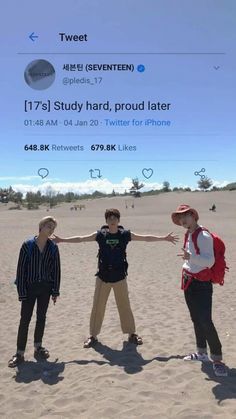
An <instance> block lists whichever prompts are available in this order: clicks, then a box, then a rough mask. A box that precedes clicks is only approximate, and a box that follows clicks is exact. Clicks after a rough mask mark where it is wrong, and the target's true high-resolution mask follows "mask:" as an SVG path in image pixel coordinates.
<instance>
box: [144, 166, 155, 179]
mask: <svg viewBox="0 0 236 419" xmlns="http://www.w3.org/2000/svg"><path fill="white" fill-rule="evenodd" d="M142 174H143V176H144V177H145V178H146V179H150V177H152V175H153V170H152V169H146V168H145V169H143V170H142Z"/></svg>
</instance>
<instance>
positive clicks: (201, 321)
mask: <svg viewBox="0 0 236 419" xmlns="http://www.w3.org/2000/svg"><path fill="white" fill-rule="evenodd" d="M212 294H213V286H212V283H211V282H210V281H209V282H202V281H198V280H195V279H193V281H192V282H191V284H190V286H189V287H188V289H187V290H186V291H185V292H184V295H185V301H186V303H187V306H188V309H189V312H190V316H191V319H192V322H193V325H194V331H195V336H196V343H197V350H198V351H199V352H205V353H206V352H207V343H208V345H209V348H210V352H211V358H212V359H213V360H215V361H220V360H221V359H222V351H221V343H220V340H219V337H218V334H217V331H216V328H215V326H214V323H213V321H212V314H211V312H212Z"/></svg>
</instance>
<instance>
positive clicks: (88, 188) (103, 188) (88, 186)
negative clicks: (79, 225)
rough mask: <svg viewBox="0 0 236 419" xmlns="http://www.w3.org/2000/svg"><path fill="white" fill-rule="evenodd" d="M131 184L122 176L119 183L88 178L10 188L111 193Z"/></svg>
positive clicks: (149, 185) (155, 186)
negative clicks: (78, 180)
mask: <svg viewBox="0 0 236 419" xmlns="http://www.w3.org/2000/svg"><path fill="white" fill-rule="evenodd" d="M143 183H144V187H143V188H142V189H141V191H142V192H145V191H149V190H151V189H160V188H162V184H160V183H156V182H153V183H151V182H143ZM131 186H132V179H130V178H127V177H126V178H124V179H123V180H122V181H121V182H119V183H112V182H111V181H109V180H108V179H96V180H93V179H89V180H86V181H84V182H55V181H53V182H49V181H47V182H44V183H41V184H38V185H30V184H28V185H24V184H20V183H17V184H12V188H13V189H14V191H16V192H22V193H23V194H26V193H27V192H37V191H40V192H41V193H42V194H46V193H47V191H48V189H51V190H53V191H54V192H55V193H63V194H65V193H66V192H74V193H77V194H85V193H89V194H91V193H93V192H94V191H99V192H103V193H111V192H112V191H113V189H114V190H115V192H116V193H124V192H125V191H129V189H130V188H131Z"/></svg>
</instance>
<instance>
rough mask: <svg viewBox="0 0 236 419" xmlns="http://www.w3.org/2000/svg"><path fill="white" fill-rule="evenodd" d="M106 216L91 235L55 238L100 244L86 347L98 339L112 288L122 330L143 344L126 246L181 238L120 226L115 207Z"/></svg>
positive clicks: (174, 241)
mask: <svg viewBox="0 0 236 419" xmlns="http://www.w3.org/2000/svg"><path fill="white" fill-rule="evenodd" d="M105 220H106V223H107V225H106V226H103V227H102V228H101V230H98V231H97V232H94V233H92V234H89V235H87V236H75V237H68V238H60V237H58V236H55V239H54V240H55V242H56V243H60V242H65V243H84V242H92V241H94V240H96V241H97V243H98V246H99V253H98V259H99V263H98V272H97V273H96V276H97V280H96V287H95V293H94V300H93V307H92V312H91V316H90V336H89V337H88V339H87V340H86V341H85V342H84V348H89V347H91V346H93V345H94V344H96V343H97V341H98V340H97V336H98V334H99V333H100V331H101V327H102V322H103V318H104V314H105V308H106V303H107V300H108V297H109V294H110V291H111V289H113V291H114V294H115V300H116V305H117V308H118V312H119V316H120V323H121V329H122V332H123V333H127V334H128V336H129V338H128V339H129V342H130V343H134V344H136V345H141V344H142V343H143V342H142V338H141V337H140V336H138V335H137V334H136V328H135V322H134V316H133V313H132V310H131V307H130V300H129V295H128V285H127V280H126V277H127V268H128V263H127V260H126V247H127V245H128V243H129V242H130V241H131V240H132V241H145V242H154V241H167V242H170V243H173V244H175V243H176V241H177V240H178V238H177V236H174V235H172V233H170V234H168V235H167V236H161V237H159V236H152V235H140V234H136V233H133V232H131V231H130V230H125V229H124V228H123V227H121V226H119V221H120V212H119V210H118V209H115V208H111V209H107V210H106V212H105Z"/></svg>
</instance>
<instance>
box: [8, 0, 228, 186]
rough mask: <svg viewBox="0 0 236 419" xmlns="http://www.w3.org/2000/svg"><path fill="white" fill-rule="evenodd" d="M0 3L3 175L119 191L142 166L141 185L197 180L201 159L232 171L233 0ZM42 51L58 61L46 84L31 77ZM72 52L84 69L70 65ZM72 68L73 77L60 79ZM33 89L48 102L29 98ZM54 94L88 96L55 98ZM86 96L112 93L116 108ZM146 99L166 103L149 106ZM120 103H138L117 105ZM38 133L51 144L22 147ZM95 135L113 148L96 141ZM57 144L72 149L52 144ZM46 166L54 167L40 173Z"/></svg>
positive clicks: (213, 168)
mask: <svg viewBox="0 0 236 419" xmlns="http://www.w3.org/2000/svg"><path fill="white" fill-rule="evenodd" d="M12 10H17V13H14V14H13V13H12ZM3 15H4V22H3V26H2V28H1V32H2V34H1V36H2V39H3V38H4V39H5V42H4V43H3V45H2V47H1V49H2V51H1V55H2V57H3V63H5V65H2V66H1V68H0V71H1V81H0V83H1V92H2V95H1V96H2V98H4V100H2V101H1V116H2V121H1V134H2V135H1V142H0V147H1V163H0V187H6V186H9V185H12V186H13V187H14V188H15V189H16V190H21V191H23V192H26V191H27V190H30V189H31V190H37V189H41V190H42V191H45V190H46V189H47V188H48V187H49V186H51V187H52V188H53V189H55V190H57V191H62V192H66V191H67V190H73V191H75V192H92V191H93V190H95V189H98V190H102V191H103V192H110V191H111V190H112V189H115V190H116V191H120V192H122V191H124V190H125V189H128V188H129V185H130V183H131V180H130V179H132V178H134V177H138V178H139V179H140V180H141V181H142V182H144V183H145V189H150V188H158V187H160V186H161V185H162V182H163V181H166V180H167V181H169V182H170V184H171V186H172V187H174V186H190V187H193V188H195V187H196V186H197V182H198V180H199V178H200V176H199V175H197V176H196V175H195V174H194V173H195V172H196V171H198V172H199V171H201V169H202V168H204V169H205V172H204V174H205V175H206V176H208V177H209V178H211V179H212V180H213V182H214V184H215V185H225V184H226V183H229V182H233V181H235V180H236V176H235V169H234V167H235V163H236V157H235V156H236V145H235V131H236V130H235V71H236V68H235V67H236V66H235V61H236V59H235V48H236V47H235V45H236V43H235V41H236V39H235V34H236V28H235V16H236V4H235V2H234V1H233V0H232V1H231V0H228V1H223V0H221V1H220V0H214V1H213V0H204V1H203V0H202V1H198V2H196V1H195V2H194V1H189V0H179V1H178V2H177V1H175V0H172V1H170V0H162V1H160V0H149V1H146V2H144V1H135V0H130V1H127V0H126V1H125V0H120V1H119V2H110V1H108V0H102V1H100V2H97V1H95V0H88V1H80V0H78V1H72V0H68V1H67V3H66V5H65V4H61V3H59V2H57V1H55V0H53V1H51V2H46V1H41V2H40V7H38V8H37V13H36V12H35V8H34V7H32V3H31V2H29V1H26V0H24V1H21V3H20V4H19V2H16V1H15V8H13V7H12V2H11V4H10V3H9V4H5V5H4V14H3ZM9 22H11V24H9ZM4 25H5V26H4ZM32 32H34V33H35V34H36V35H37V36H38V38H36V39H35V41H32V40H30V39H29V35H30V34H31V33H32ZM60 32H63V33H66V34H78V35H80V34H83V35H84V34H86V35H87V41H83V42H76V41H75V42H61V41H60V37H59V35H58V34H59V33H60ZM38 59H41V60H42V59H43V60H47V61H49V62H50V63H51V64H52V65H53V67H54V68H55V72H56V78H55V81H54V83H53V84H52V86H51V87H49V88H48V89H46V90H35V89H32V88H31V87H30V86H28V85H27V84H26V82H25V80H24V71H25V69H26V67H27V65H28V64H29V63H30V62H32V61H35V60H38ZM66 64H75V65H77V64H78V65H83V71H67V70H65V69H64V70H63V66H64V65H66ZM86 64H128V65H132V66H133V71H100V70H99V71H92V72H86V71H85V68H86ZM139 65H143V66H144V67H145V71H138V68H139V69H140V67H138V66H139ZM65 78H66V79H67V81H68V79H71V81H70V82H71V83H73V81H74V79H77V83H73V84H71V85H65V84H63V80H64V83H65ZM88 79H89V80H90V83H88ZM96 82H97V83H96ZM92 83H93V84H92ZM25 101H26V103H27V105H26V108H27V110H28V111H27V112H25V110H24V107H25V106H24V104H25ZM37 101H39V102H40V106H41V104H43V103H46V104H47V106H48V104H50V107H51V111H50V112H46V111H43V110H36V109H33V110H30V109H29V108H30V105H29V102H33V107H35V104H36V102H37ZM56 101H59V102H63V103H64V104H65V103H66V104H72V103H75V102H76V103H80V104H82V106H83V107H82V110H81V112H78V111H74V110H68V111H63V110H54V109H53V108H54V106H55V105H54V104H55V102H56ZM86 102H89V103H93V104H94V103H100V104H105V103H107V102H109V108H111V110H110V111H107V110H93V111H91V110H86V109H85V108H86ZM150 103H151V104H155V105H156V107H157V104H158V103H159V104H166V105H163V106H162V110H158V109H157V110H153V109H149V108H150ZM118 104H123V106H124V107H125V106H126V107H129V106H131V107H132V106H133V107H135V106H136V107H139V108H141V109H139V110H136V111H135V110H132V109H131V110H128V109H126V110H120V111H117V112H115V107H116V105H117V106H118ZM168 104H169V105H168ZM40 106H39V107H40ZM152 106H154V105H152ZM159 106H160V105H159ZM142 107H143V108H144V109H142ZM165 107H166V108H168V107H169V109H163V108H165ZM108 120H109V121H108ZM147 120H151V121H154V122H150V121H149V125H147ZM39 121H42V122H39ZM47 121H49V123H48V124H47ZM50 121H54V122H55V121H57V125H56V126H55V125H50V124H51V122H50ZM70 121H71V122H70ZM78 121H80V123H81V121H82V123H83V125H82V126H81V125H80V126H78V125H77V126H76V124H78ZM84 121H85V122H86V124H85V122H84ZM124 121H125V122H124ZM70 124H72V125H70ZM90 124H92V125H90ZM113 124H117V125H113ZM159 124H164V126H163V125H162V126H159ZM31 144H33V145H37V146H38V147H39V146H40V145H48V146H49V151H25V150H24V148H25V145H31ZM93 144H99V145H103V146H104V145H105V146H106V145H107V144H109V145H110V144H111V145H115V148H116V151H100V152H99V151H97V152H96V151H91V146H92V145H93ZM53 145H54V146H63V147H65V146H72V147H74V146H75V147H77V150H74V151H52V146H53ZM128 147H130V150H127V148H128ZM54 148H55V147H54ZM79 148H80V149H82V148H83V151H82V150H80V151H79V150H78V149H79ZM124 149H126V151H124ZM40 168H47V170H48V172H49V173H48V176H47V177H45V178H42V177H40V176H39V175H38V170H39V169H40ZM91 169H92V170H94V172H92V173H93V178H91ZM98 170H99V171H100V174H101V176H102V177H101V178H96V174H97V173H99V171H98ZM151 173H152V176H150V177H149V178H148V176H149V175H150V174H151ZM202 173H203V172H201V174H202ZM144 174H145V175H147V177H145V176H144Z"/></svg>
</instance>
